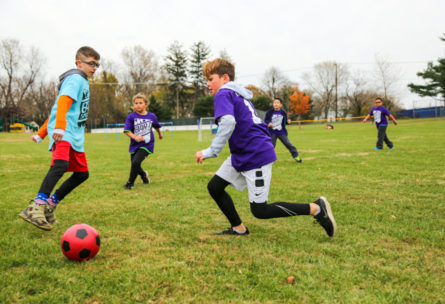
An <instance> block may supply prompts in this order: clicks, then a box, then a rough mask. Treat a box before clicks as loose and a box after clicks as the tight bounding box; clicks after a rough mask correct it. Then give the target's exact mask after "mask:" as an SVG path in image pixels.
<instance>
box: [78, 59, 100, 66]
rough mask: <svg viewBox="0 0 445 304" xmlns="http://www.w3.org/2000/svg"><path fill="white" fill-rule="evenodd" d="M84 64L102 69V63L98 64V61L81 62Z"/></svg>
mask: <svg viewBox="0 0 445 304" xmlns="http://www.w3.org/2000/svg"><path fill="white" fill-rule="evenodd" d="M81 61H82V62H83V63H85V64H88V65H89V66H90V67H96V68H98V67H100V63H98V62H96V61H93V60H91V61H86V60H81Z"/></svg>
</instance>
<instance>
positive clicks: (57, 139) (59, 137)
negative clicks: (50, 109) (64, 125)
mask: <svg viewBox="0 0 445 304" xmlns="http://www.w3.org/2000/svg"><path fill="white" fill-rule="evenodd" d="M62 137H63V134H59V133H53V139H54V141H55V142H56V143H59V142H61V141H62Z"/></svg>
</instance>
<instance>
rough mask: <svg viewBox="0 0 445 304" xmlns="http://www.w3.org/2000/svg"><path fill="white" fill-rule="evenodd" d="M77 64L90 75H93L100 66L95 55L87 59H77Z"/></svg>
mask: <svg viewBox="0 0 445 304" xmlns="http://www.w3.org/2000/svg"><path fill="white" fill-rule="evenodd" d="M76 65H77V68H78V69H79V70H81V71H82V72H84V73H85V74H87V76H88V77H92V76H93V75H94V73H95V72H96V70H97V69H98V68H99V61H98V60H96V59H94V58H93V57H87V58H86V59H78V60H76Z"/></svg>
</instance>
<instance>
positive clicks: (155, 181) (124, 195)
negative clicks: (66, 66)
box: [0, 119, 445, 303]
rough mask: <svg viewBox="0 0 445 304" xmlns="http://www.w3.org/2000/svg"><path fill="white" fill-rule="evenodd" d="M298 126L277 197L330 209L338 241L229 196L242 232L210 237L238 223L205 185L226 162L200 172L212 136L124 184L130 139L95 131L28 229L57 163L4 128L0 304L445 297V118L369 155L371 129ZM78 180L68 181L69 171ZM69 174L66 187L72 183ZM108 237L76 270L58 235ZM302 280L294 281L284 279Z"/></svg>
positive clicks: (183, 139) (193, 139) (183, 137)
mask: <svg viewBox="0 0 445 304" xmlns="http://www.w3.org/2000/svg"><path fill="white" fill-rule="evenodd" d="M323 127H324V126H323V125H307V126H303V127H302V128H301V130H300V129H299V128H298V126H291V127H290V128H289V134H290V136H289V137H290V140H291V142H292V143H293V144H294V145H295V146H296V147H297V148H298V150H299V152H300V154H301V157H302V158H303V163H302V164H296V163H295V162H294V161H293V160H292V159H291V157H290V154H289V152H288V151H287V150H285V148H284V147H283V145H282V144H281V143H280V142H278V143H277V155H278V161H277V162H276V163H275V164H274V167H273V178H272V185H271V191H270V196H269V197H270V200H271V202H272V201H277V200H283V201H294V202H312V201H313V200H315V199H316V198H318V197H319V196H320V195H324V196H326V197H327V198H328V199H329V201H330V202H331V205H332V208H333V212H334V214H335V217H336V220H337V224H338V234H337V235H336V236H335V237H334V238H332V239H331V238H328V237H327V236H326V234H325V233H324V231H323V230H322V228H321V227H320V226H319V225H318V224H314V221H313V219H312V218H311V217H309V216H300V217H292V218H285V219H271V220H259V219H256V218H254V217H253V216H252V214H251V213H250V208H249V203H248V199H247V193H246V192H238V191H236V190H234V189H233V188H231V187H229V188H228V191H229V193H230V194H231V195H232V197H233V199H234V201H235V204H236V206H237V209H238V211H239V213H240V215H241V217H242V219H243V221H244V223H245V224H246V225H247V226H248V227H249V230H250V231H251V235H249V236H248V237H214V236H212V233H213V232H217V231H220V230H222V229H224V228H226V227H228V222H227V220H226V219H225V218H224V216H223V215H222V213H221V212H220V211H219V209H218V208H217V206H216V204H215V203H214V202H213V200H212V199H211V198H210V196H209V195H208V193H207V189H206V185H207V182H208V181H209V179H210V178H211V177H212V176H213V174H214V173H215V172H216V170H217V169H218V167H219V165H220V164H221V163H222V161H223V160H224V159H225V158H226V157H227V156H228V149H227V147H226V148H225V150H224V151H223V153H222V155H220V156H219V157H218V158H217V159H209V160H206V161H205V162H204V164H203V165H197V164H195V161H194V155H195V152H196V151H198V150H200V149H202V148H205V147H207V146H208V144H209V142H203V143H200V142H198V141H197V133H196V132H191V131H190V132H188V131H184V132H175V133H174V134H173V135H171V134H166V136H165V139H164V140H162V141H159V140H158V141H157V142H156V150H155V154H153V155H151V156H149V157H148V158H147V159H146V160H145V161H144V163H143V167H144V168H145V169H146V170H148V171H149V173H150V178H151V181H152V184H150V185H148V186H146V185H143V184H142V183H141V182H140V180H138V183H137V184H136V186H135V188H134V189H133V190H131V191H125V190H123V185H124V184H125V182H126V180H127V177H128V173H129V155H128V152H127V151H128V139H126V138H124V136H120V139H117V137H109V138H108V140H107V138H106V136H105V135H103V134H87V135H86V151H87V158H88V163H89V167H90V178H89V180H87V181H86V182H85V183H84V184H82V185H81V186H80V187H79V188H77V189H75V190H74V191H73V192H72V193H71V194H70V195H69V196H67V198H66V199H65V200H64V201H63V202H62V203H61V205H60V206H59V207H58V209H57V217H58V220H59V223H58V224H57V225H56V226H55V227H54V229H53V230H52V231H50V232H45V231H42V230H39V229H37V228H35V227H34V226H32V225H30V224H28V223H26V222H24V221H23V220H21V219H19V218H18V216H17V214H18V213H19V212H20V211H21V210H22V209H24V208H25V207H26V206H27V204H28V202H29V200H30V199H32V198H33V197H34V196H35V194H36V192H37V190H38V189H39V187H40V183H41V182H42V180H43V177H44V176H45V174H46V172H47V170H48V168H49V162H50V153H48V152H47V150H46V148H47V143H48V141H47V140H45V142H44V143H42V144H40V145H35V144H34V143H33V142H32V141H31V140H30V135H29V134H7V133H0V214H1V215H2V220H1V221H0V271H1V276H0V302H1V303H444V300H443V299H444V298H443V286H444V282H445V266H444V261H445V240H444V228H445V220H444V218H445V207H444V199H445V191H444V188H445V165H444V159H445V158H444V155H445V120H443V119H442V120H406V121H403V120H402V121H400V124H399V125H398V126H397V127H395V126H393V125H391V126H390V127H389V128H388V136H389V138H390V139H391V140H392V141H393V142H394V144H395V150H388V149H387V148H385V149H384V150H383V151H374V150H373V148H374V146H375V141H376V137H377V131H376V129H375V127H374V126H373V125H371V124H366V125H364V124H360V123H342V124H336V125H335V130H333V131H328V130H325V129H324V128H323ZM67 175H68V174H67ZM65 178H66V177H65ZM76 223H87V224H89V225H91V226H93V227H95V228H96V229H97V230H98V231H99V233H100V235H101V241H102V245H101V249H100V251H99V253H98V255H97V256H96V257H95V258H94V259H92V260H90V261H88V262H83V263H77V262H71V261H68V260H67V259H66V258H65V257H64V256H63V254H62V252H61V250H60V238H61V236H62V234H63V233H64V231H65V230H66V229H67V228H68V227H70V226H71V225H73V224H76ZM291 275H293V276H295V278H296V281H295V284H288V283H287V277H288V276H291Z"/></svg>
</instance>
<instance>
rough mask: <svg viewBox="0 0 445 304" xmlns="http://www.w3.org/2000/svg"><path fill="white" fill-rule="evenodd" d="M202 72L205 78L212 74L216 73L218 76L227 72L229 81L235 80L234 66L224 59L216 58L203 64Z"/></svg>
mask: <svg viewBox="0 0 445 304" xmlns="http://www.w3.org/2000/svg"><path fill="white" fill-rule="evenodd" d="M202 74H203V75H204V77H205V78H209V76H210V75H212V74H217V75H218V76H222V75H224V74H227V75H229V79H230V81H233V80H235V66H234V65H233V64H232V63H230V62H229V61H228V60H226V59H223V58H216V59H215V60H212V61H207V62H206V63H204V64H203V67H202Z"/></svg>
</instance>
